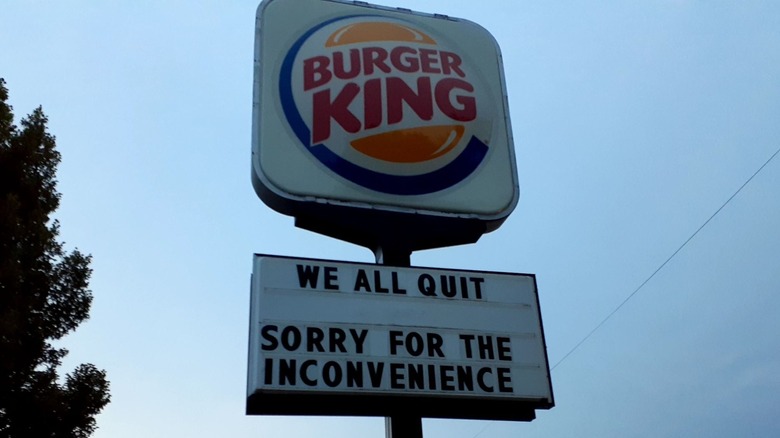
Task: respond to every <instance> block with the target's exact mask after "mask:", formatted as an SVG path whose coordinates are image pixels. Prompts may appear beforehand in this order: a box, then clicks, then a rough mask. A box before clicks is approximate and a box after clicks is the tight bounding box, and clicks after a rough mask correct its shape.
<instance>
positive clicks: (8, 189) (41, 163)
mask: <svg viewBox="0 0 780 438" xmlns="http://www.w3.org/2000/svg"><path fill="white" fill-rule="evenodd" d="M7 99H8V89H7V88H6V86H5V80H3V79H2V78H0V437H2V438H5V437H14V438H19V437H78V438H81V437H88V436H90V435H91V434H92V432H93V431H94V430H95V428H96V425H95V416H96V415H97V414H98V413H99V412H100V411H101V410H102V409H103V407H104V406H106V404H108V402H109V400H110V395H109V384H108V381H107V380H106V373H105V371H102V370H99V369H97V368H96V367H95V366H94V365H92V364H83V365H80V366H78V367H77V368H76V369H75V370H74V371H73V372H71V373H70V374H68V375H67V376H66V377H65V379H64V381H62V380H61V379H59V376H58V374H57V368H58V367H59V366H60V365H61V361H62V358H63V357H65V355H67V353H68V351H67V350H66V349H64V348H55V347H54V346H52V342H53V341H56V340H58V339H61V338H62V337H63V336H65V335H66V334H67V333H69V332H71V331H73V330H74V329H75V328H76V327H77V326H78V325H79V324H80V323H81V322H83V321H84V320H86V319H87V318H88V317H89V308H90V305H91V303H92V292H91V291H90V290H89V278H90V276H91V274H92V270H91V268H90V266H89V265H90V262H91V256H90V255H84V254H82V253H81V252H79V251H78V249H76V250H74V251H72V252H69V253H68V252H66V251H65V250H64V249H63V244H62V243H61V242H59V241H58V240H57V237H58V235H59V222H58V221H57V220H52V218H51V217H50V215H51V214H52V213H53V212H54V211H55V210H56V209H57V207H58V206H59V202H60V194H59V193H58V192H57V180H56V171H57V165H58V164H59V162H60V153H59V152H57V150H56V144H55V138H54V137H53V136H52V135H50V134H49V133H48V132H47V123H48V119H47V117H46V116H45V115H44V113H43V110H42V109H41V108H40V107H38V108H37V109H36V110H34V111H33V112H32V114H30V115H29V116H28V117H27V118H25V119H23V120H22V121H21V128H17V126H15V125H14V120H13V119H14V116H13V108H12V107H11V106H10V105H8V104H7V102H6V101H7Z"/></svg>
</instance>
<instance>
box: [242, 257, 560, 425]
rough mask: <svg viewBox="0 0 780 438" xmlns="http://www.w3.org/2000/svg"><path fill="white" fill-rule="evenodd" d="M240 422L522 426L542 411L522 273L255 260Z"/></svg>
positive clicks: (528, 293)
mask: <svg viewBox="0 0 780 438" xmlns="http://www.w3.org/2000/svg"><path fill="white" fill-rule="evenodd" d="M250 312H251V316H250V332H249V374H248V375H249V378H248V388H247V397H248V399H247V400H248V401H247V412H248V413H249V414H271V415H279V414H297V415H376V416H390V415H392V414H393V413H397V412H402V413H406V414H408V413H414V414H416V415H420V416H424V417H446V418H475V419H500V420H524V421H528V420H531V419H533V418H534V409H540V408H541V409H549V408H551V407H552V406H553V395H552V388H551V384H550V375H549V365H548V361H547V354H546V349H545V342H544V333H543V330H542V323H541V316H540V311H539V303H538V296H537V291H536V281H535V278H534V276H532V275H524V274H505V273H495V272H481V271H455V270H442V269H433V268H393V267H387V266H378V265H369V264H359V263H346V262H335V261H325V260H312V259H293V258H285V257H274V256H266V255H256V256H255V263H254V274H253V278H252V304H251V311H250Z"/></svg>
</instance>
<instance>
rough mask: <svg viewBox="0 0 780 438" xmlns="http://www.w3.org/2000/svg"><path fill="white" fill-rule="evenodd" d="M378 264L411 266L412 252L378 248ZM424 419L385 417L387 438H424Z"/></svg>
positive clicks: (406, 416)
mask: <svg viewBox="0 0 780 438" xmlns="http://www.w3.org/2000/svg"><path fill="white" fill-rule="evenodd" d="M374 256H375V257H376V263H377V264H378V265H385V266H398V267H409V266H411V257H412V252H411V251H409V250H406V249H402V248H388V247H378V248H376V249H375V250H374ZM422 436H423V431H422V417H420V416H416V415H409V414H404V415H397V414H396V415H391V416H390V417H385V438H422Z"/></svg>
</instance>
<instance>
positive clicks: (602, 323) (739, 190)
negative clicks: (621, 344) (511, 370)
mask: <svg viewBox="0 0 780 438" xmlns="http://www.w3.org/2000/svg"><path fill="white" fill-rule="evenodd" d="M778 153H780V148H779V149H777V150H776V151H775V153H774V154H772V156H771V157H769V159H768V160H766V161H765V162H764V164H762V165H761V167H759V168H758V170H756V171H755V172H754V173H753V175H751V176H750V178H748V179H747V180H746V181H745V182H744V183H743V184H742V185H741V186H740V187H739V188H738V189H737V191H736V192H734V194H732V195H731V196H730V197H729V199H727V200H726V202H724V203H723V205H721V206H720V207H719V208H718V209H717V210H715V213H712V215H711V216H710V217H709V218H708V219H707V220H706V221H704V223H703V224H701V226H700V227H699V228H698V229H697V230H696V231H694V232H693V234H691V236H690V237H688V239H687V240H685V242H683V244H682V245H680V247H679V248H677V250H675V251H674V252H673V253H672V255H670V256H669V257H668V258H667V259H666V260H665V261H664V262H663V263H661V266H659V267H658V269H656V270H655V271H653V273H652V274H650V276H649V277H647V278H646V279H645V281H643V282H642V284H640V285H639V286H638V287H637V288H636V289H634V291H633V292H631V293H630V294H629V295H628V296H627V297H626V298H625V299H624V300H623V302H622V303H620V304H619V305H618V306H617V307H615V309H614V310H612V312H610V313H609V314H608V315H607V316H606V317H604V319H602V320H601V322H600V323H598V324H596V327H594V328H593V330H591V331H590V332H588V334H587V335H585V337H583V338H582V339H581V340H580V341H579V342H578V343H577V345H575V346H574V347H572V349H571V350H569V352H568V353H566V354H565V355H564V356H563V357H562V358H561V359H560V360H559V361H558V362H557V363H556V364H555V365H553V366H552V368H550V370H551V371H552V370H554V369H555V368H556V367H557V366H558V365H560V364H561V363H562V362H563V361H564V360H566V358H568V357H569V356H571V354H572V353H574V352H575V351H577V349H579V348H580V346H581V345H582V344H584V343H585V341H587V340H588V339H589V338H590V337H591V336H593V334H594V333H596V331H597V330H598V329H600V328H601V327H602V326H603V325H604V324H605V323H606V322H607V321H608V320H609V319H610V318H612V316H613V315H614V314H616V313H617V312H618V310H620V309H621V308H622V307H623V306H624V305H625V304H626V303H627V302H628V301H629V300H630V299H631V298H633V297H634V295H636V294H637V292H639V291H640V290H641V289H642V288H643V287H644V286H645V285H646V284H647V283H648V282H649V281H650V280H652V279H653V277H655V274H657V273H658V272H660V271H661V269H663V268H664V266H666V265H667V264H668V263H669V262H670V261H671V260H672V259H673V258H674V257H675V256H676V255H677V253H679V252H680V251H681V250H682V249H683V248H685V246H686V245H687V244H688V242H690V241H691V240H693V238H694V237H696V235H697V234H699V231H701V230H702V229H703V228H704V227H706V226H707V224H709V223H710V221H711V220H712V219H713V218H714V217H715V216H717V215H718V213H720V211H721V210H723V208H724V207H726V205H728V204H729V202H731V200H732V199H734V198H735V197H736V196H737V195H738V194H739V192H741V191H742V189H744V188H745V186H747V185H748V184H749V183H750V181H752V180H753V178H755V177H756V175H758V174H759V173H760V172H761V171H762V170H763V169H764V167H766V166H767V164H769V162H770V161H772V159H774V158H775V156H777V154H778Z"/></svg>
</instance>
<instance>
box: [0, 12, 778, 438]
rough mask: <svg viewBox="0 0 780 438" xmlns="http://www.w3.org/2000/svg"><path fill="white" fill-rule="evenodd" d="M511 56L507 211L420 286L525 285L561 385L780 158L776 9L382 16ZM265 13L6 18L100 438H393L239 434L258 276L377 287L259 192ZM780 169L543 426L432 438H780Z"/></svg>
mask: <svg viewBox="0 0 780 438" xmlns="http://www.w3.org/2000/svg"><path fill="white" fill-rule="evenodd" d="M387 5H389V6H399V7H407V8H412V9H415V10H420V11H423V12H437V13H443V14H447V15H451V16H455V17H463V18H467V19H470V20H472V21H475V22H477V23H479V24H481V25H482V26H483V27H485V28H487V29H488V30H489V31H490V32H491V33H493V34H494V36H495V37H496V39H497V40H498V42H499V44H500V46H501V48H502V52H503V56H504V64H505V70H506V78H507V88H508V93H509V105H510V112H511V120H512V125H513V130H514V138H515V148H516V155H517V168H518V174H519V180H520V188H521V197H520V203H519V205H518V208H517V209H516V210H515V212H514V213H513V214H512V216H511V217H510V218H509V219H508V220H507V221H506V223H505V224H504V225H503V226H502V227H501V228H500V229H498V230H497V231H495V232H493V233H491V234H488V235H486V236H484V237H483V238H482V239H481V240H480V241H479V242H478V243H476V244H474V245H469V246H462V247H456V248H447V249H438V250H431V251H425V252H420V253H416V254H414V255H413V257H412V263H413V264H415V265H420V266H434V267H444V268H464V269H479V270H492V271H508V272H528V273H535V274H536V275H537V280H538V283H539V293H540V300H541V307H542V316H543V318H544V323H545V331H546V336H547V344H548V354H549V358H550V361H551V363H552V364H556V363H558V362H559V361H560V360H561V359H562V358H563V357H564V356H565V355H566V354H567V353H568V352H569V351H570V350H571V349H572V347H574V346H575V345H576V344H577V343H578V342H579V341H580V340H581V339H582V338H583V337H584V336H585V335H586V334H587V333H588V332H589V331H590V330H592V329H593V328H594V327H595V326H596V325H597V324H598V323H599V322H600V321H601V320H602V319H603V318H604V317H605V316H606V315H607V314H609V313H610V312H611V311H612V310H613V309H615V307H616V306H617V305H619V304H620V303H621V302H622V301H623V300H624V299H625V298H626V297H627V296H628V295H629V294H630V293H631V292H632V291H634V290H635V289H636V288H637V286H639V285H640V284H641V283H642V282H643V281H644V280H645V279H646V278H647V277H648V276H649V275H650V274H651V273H652V272H653V271H655V270H656V269H657V268H658V267H659V266H660V265H661V264H662V263H663V262H664V261H665V260H666V259H667V258H668V257H669V256H670V255H671V254H672V253H673V252H674V251H675V250H676V249H677V248H678V247H679V246H680V245H681V244H682V243H683V242H684V241H685V240H686V239H687V238H688V237H689V236H690V235H691V234H692V233H693V232H694V231H695V230H696V229H697V228H698V227H699V226H700V225H701V224H702V223H704V221H705V220H707V218H709V217H710V215H711V214H712V213H713V212H715V211H716V210H717V209H718V208H719V207H720V206H721V205H722V204H723V203H724V202H725V201H726V200H727V199H728V198H729V197H730V196H731V195H732V194H733V193H734V191H736V190H737V189H738V188H739V187H740V185H742V183H743V182H744V181H745V180H747V179H748V178H749V177H750V176H751V175H752V174H753V173H754V172H755V171H756V170H757V169H758V168H759V166H761V165H762V164H763V163H764V162H765V161H766V160H767V159H768V158H769V157H770V156H771V155H772V154H773V153H774V152H775V151H776V150H777V149H778V148H780V3H778V2H774V1H751V0H748V1H708V2H704V1H693V0H691V1H687V0H649V1H643V2H617V1H608V2H595V1H591V2H526V1H510V0H505V1H498V0H486V1H484V2H473V1H471V2H465V1H456V0H448V1H444V0H441V1H433V0H431V1H418V2H412V1H402V0H393V1H388V3H387ZM256 7H257V2H255V1H232V2H222V1H195V2H192V1H189V2H185V1H169V2H155V1H148V0H147V1H113V2H89V1H84V0H82V1H73V0H68V1H59V2H43V1H27V0H10V1H9V0H6V1H4V2H3V5H2V8H0V41H3V45H2V50H1V51H0V76H2V77H4V78H5V79H6V81H7V86H8V88H9V90H10V94H11V98H10V102H11V104H12V105H13V106H14V109H15V112H16V114H17V117H19V116H21V115H23V114H26V113H29V112H30V111H32V110H33V109H34V108H35V107H36V106H37V105H43V107H44V110H45V112H46V113H47V114H48V116H49V117H50V128H51V132H52V133H53V134H54V135H56V136H57V143H58V147H59V150H60V151H61V152H62V154H63V162H62V165H61V167H60V172H59V181H60V184H59V189H60V191H61V192H62V194H63V200H62V206H61V208H60V210H59V212H58V213H57V217H58V218H59V220H60V221H61V224H62V237H63V239H64V240H65V241H66V244H67V246H68V247H69V248H73V247H78V248H79V249H81V250H82V251H85V252H88V253H91V254H92V255H93V256H94V262H93V268H94V275H93V280H92V283H91V287H92V290H93V291H94V295H95V301H94V305H93V309H92V312H91V319H90V320H89V321H88V322H87V323H85V324H84V325H83V326H82V327H81V328H79V330H78V331H77V332H75V333H74V334H73V335H71V336H69V337H68V338H67V339H66V340H65V341H64V343H63V344H64V346H65V347H67V348H69V349H70V351H71V353H70V355H69V356H68V359H67V360H66V362H65V364H64V371H67V370H69V369H72V368H73V367H74V366H75V365H76V364H78V363H82V362H91V363H94V364H96V365H97V366H98V367H100V368H104V369H106V370H107V371H108V376H109V379H110V380H111V392H112V403H111V404H110V405H109V406H108V407H107V408H106V410H105V411H104V413H103V414H101V415H100V416H99V418H98V425H99V427H100V429H99V430H98V431H97V433H96V434H95V436H96V437H98V438H107V437H111V438H123V437H128V438H129V437H132V438H135V437H170V436H190V437H212V436H233V437H256V436H263V437H266V438H277V437H278V438H290V437H294V438H296V437H301V438H303V437H308V436H312V435H315V434H316V435H317V436H318V437H324V438H327V437H339V438H344V437H347V438H350V437H361V438H364V437H381V436H383V435H384V423H383V420H382V419H379V418H363V419H357V418H308V417H306V418H295V417H245V416H244V415H243V412H244V395H245V394H244V391H245V382H246V354H247V352H246V349H247V347H246V345H247V327H248V304H249V290H248V287H249V275H250V272H251V261H252V254H253V253H254V252H260V253H267V254H279V255H292V256H300V257H316V258H328V259H337V260H349V261H363V262H371V261H373V256H372V254H370V253H369V252H368V251H367V250H365V249H362V248H359V247H354V246H351V245H349V244H346V243H342V242H339V241H335V240H331V239H328V238H325V237H321V236H318V235H315V234H312V233H309V232H306V231H302V230H299V229H296V228H294V226H293V221H292V219H290V218H288V217H285V216H282V215H279V214H277V213H275V212H273V211H272V210H270V209H269V208H267V207H266V206H265V205H264V204H262V202H261V201H260V200H259V199H258V198H257V197H256V195H255V193H254V191H253V189H252V187H251V184H250V177H249V175H250V172H249V169H250V129H251V117H250V116H251V103H252V59H253V38H254V22H255V9H256ZM779 309H780V158H777V159H775V160H774V161H773V162H771V163H770V164H769V165H768V166H767V167H766V168H764V170H763V171H762V172H761V173H760V174H758V176H756V178H755V179H754V180H753V181H752V182H751V183H750V184H749V185H748V186H746V187H745V188H744V189H743V191H742V192H741V193H740V194H739V195H738V196H737V197H735V198H734V199H733V200H732V201H731V202H730V204H729V205H728V206H727V207H726V208H724V209H723V210H722V211H721V212H720V213H719V215H718V216H716V217H715V218H714V219H713V220H712V221H711V222H710V223H709V224H708V225H707V226H706V227H705V228H704V229H703V230H702V231H701V232H700V233H699V234H698V235H697V236H696V237H695V238H694V239H693V240H692V241H691V242H690V243H689V244H688V245H687V246H686V247H685V248H684V249H683V250H682V251H681V252H680V253H679V254H678V255H677V256H676V257H675V258H674V259H673V260H672V261H671V262H670V263H669V264H668V265H666V266H665V268H664V269H663V270H661V271H660V272H659V273H658V274H657V275H656V276H655V277H654V278H653V279H652V280H651V281H650V282H649V283H648V284H647V285H646V286H645V287H644V288H643V289H642V290H640V291H639V293H637V294H636V295H635V296H634V297H633V298H632V299H631V300H630V301H629V302H628V303H627V304H626V305H625V306H624V307H623V308H621V309H620V311H618V312H617V313H616V314H615V315H614V316H613V317H612V318H611V319H610V320H609V321H607V322H606V324H604V325H603V326H602V327H601V329H600V330H599V331H597V332H596V333H595V334H594V335H593V336H592V337H591V338H590V339H588V341H587V342H585V343H584V344H583V345H582V346H581V348H579V349H578V350H577V351H575V352H574V353H573V354H571V355H570V356H568V358H566V360H564V361H563V362H562V363H560V364H559V365H558V366H557V367H556V368H555V369H554V370H553V373H552V379H553V387H554V391H555V398H556V404H557V406H556V407H555V408H553V409H552V410H550V411H541V412H539V413H538V418H537V419H536V420H535V421H533V422H531V423H510V422H484V421H463V420H461V421H456V420H426V421H425V422H424V431H425V436H426V437H428V438H435V437H447V438H475V437H477V436H481V437H487V436H491V437H518V436H523V437H572V436H599V437H650V436H652V437H657V436H665V437H667V436H668V437H678V436H679V437H688V436H709V437H734V436H755V437H765V436H774V435H776V434H777V431H778V430H780V417H778V415H777V407H778V406H780V374H778V372H777V371H778V370H780V336H778V333H780V318H779V317H778V315H779V313H778V312H779V311H780V310H779Z"/></svg>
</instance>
